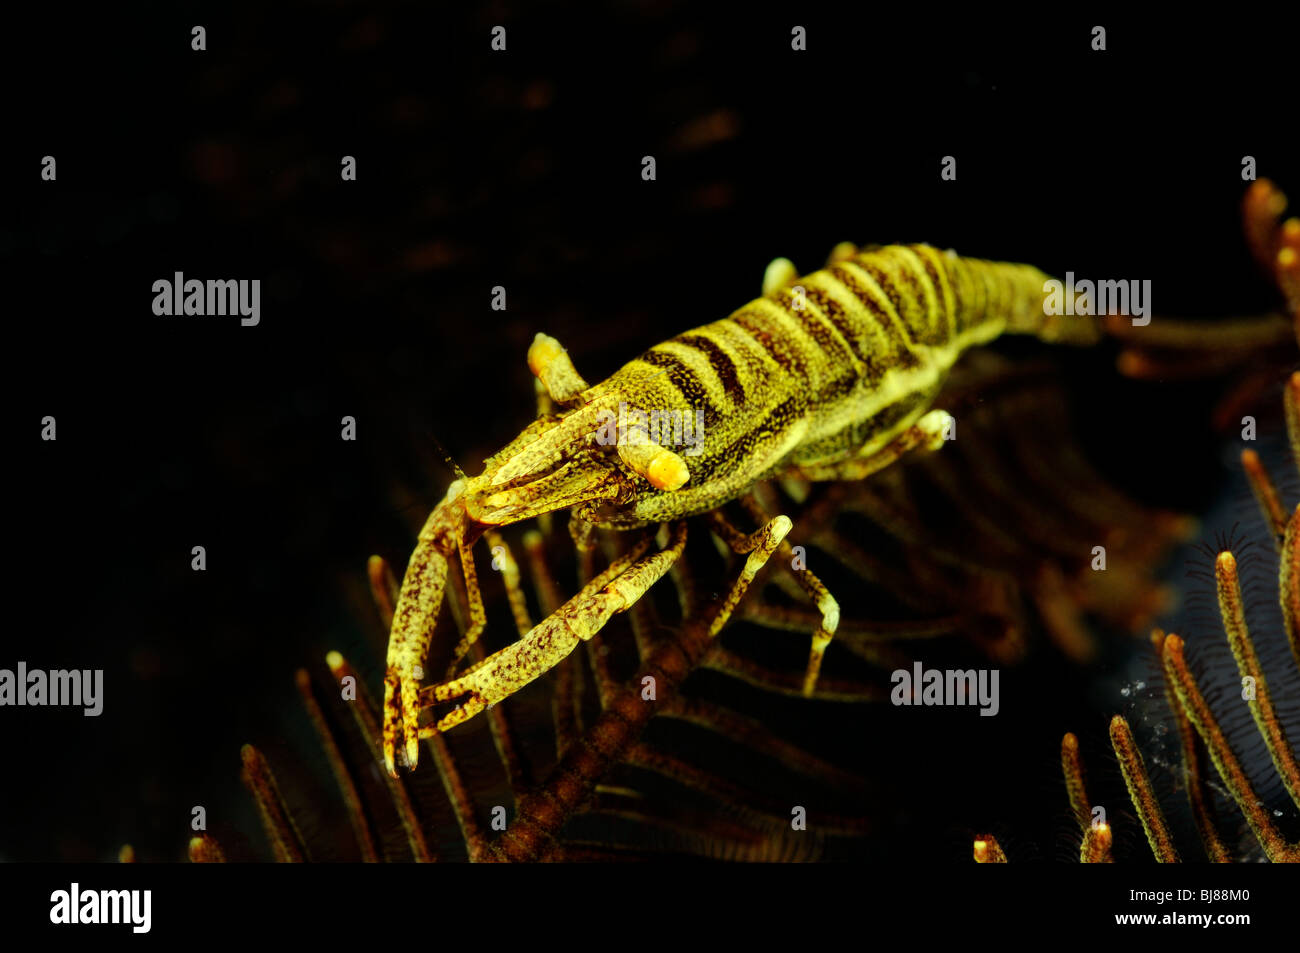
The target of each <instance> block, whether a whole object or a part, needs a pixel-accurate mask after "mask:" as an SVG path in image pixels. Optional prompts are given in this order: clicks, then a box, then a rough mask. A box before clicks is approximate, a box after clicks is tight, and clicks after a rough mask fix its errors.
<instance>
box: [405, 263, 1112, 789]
mask: <svg viewBox="0 0 1300 953" xmlns="http://www.w3.org/2000/svg"><path fill="white" fill-rule="evenodd" d="M1046 281H1048V276H1047V275H1045V274H1044V273H1043V272H1041V271H1039V270H1038V269H1036V268H1033V267H1030V266H1028V265H1018V264H1006V263H1000V262H989V261H982V260H978V259H971V258H961V257H958V256H957V255H956V254H955V253H953V252H951V251H949V252H944V251H940V250H938V249H935V248H931V247H929V246H927V245H906V246H902V245H896V246H886V247H883V248H874V249H871V250H867V251H862V252H858V251H857V250H856V249H854V248H852V246H843V245H841V246H837V247H836V249H835V251H834V252H832V255H831V261H830V263H829V264H828V265H827V267H826V268H824V269H822V270H821V271H817V272H814V273H812V274H809V275H805V276H803V277H798V276H796V274H795V272H794V268H793V266H791V265H790V263H789V262H788V261H786V260H785V259H777V261H775V262H773V263H772V265H771V266H769V268H768V271H767V274H766V276H765V279H764V287H763V291H764V294H763V297H761V298H758V299H757V300H755V301H752V302H750V303H749V304H747V305H745V306H744V307H743V308H741V309H740V310H738V311H736V312H735V313H734V314H732V315H731V316H730V317H729V318H726V319H724V320H721V321H715V322H713V323H712V324H707V325H704V326H703V327H699V328H696V329H694V330H692V331H688V332H686V333H684V334H680V335H678V336H677V337H675V338H672V339H671V340H668V341H665V342H663V343H662V344H657V345H655V346H654V347H652V348H650V350H648V351H646V352H645V353H644V354H642V355H641V356H640V357H638V358H636V359H635V360H633V361H631V362H630V363H628V364H626V365H624V366H623V367H622V368H620V369H619V370H618V371H616V372H615V373H614V374H613V375H612V376H611V377H609V378H608V379H607V380H605V381H604V382H602V383H599V384H596V385H595V386H588V384H587V383H586V382H585V381H584V380H583V379H582V377H581V376H580V375H579V374H578V372H577V370H576V369H575V368H574V366H573V364H572V362H571V361H570V360H569V358H568V355H567V354H566V353H565V351H564V349H563V348H562V347H561V346H560V344H559V343H558V342H557V341H556V340H555V339H554V338H550V337H547V336H546V335H544V334H538V335H537V337H536V339H535V340H534V342H533V344H532V347H531V348H530V349H529V352H528V364H529V367H530V368H531V369H532V371H533V373H534V374H535V375H536V376H537V377H538V378H539V380H540V381H541V382H542V384H543V385H544V387H545V389H546V391H547V393H548V394H549V396H550V398H551V400H552V401H554V403H555V405H556V406H557V408H558V412H557V413H545V414H543V415H542V416H540V417H539V418H538V419H537V420H535V421H534V422H533V423H532V424H530V425H529V426H528V427H527V428H526V429H525V430H524V431H523V433H521V434H520V435H519V436H518V437H517V438H516V439H515V440H514V441H513V442H511V443H510V444H509V445H508V446H507V447H506V448H505V449H504V450H502V451H501V452H500V453H498V454H496V455H495V456H493V457H491V458H489V459H488V460H487V461H486V463H485V465H484V469H483V472H482V473H481V474H479V475H478V476H475V477H467V478H463V479H459V480H456V481H455V482H454V483H453V484H452V486H451V487H450V489H449V490H448V492H447V495H446V497H445V498H444V499H443V500H442V502H441V503H439V504H438V505H437V507H436V508H435V509H434V511H433V513H432V514H431V515H430V516H429V519H428V521H427V522H426V523H425V525H424V528H423V529H422V530H421V532H420V535H419V540H418V543H417V546H416V549H415V552H414V553H413V555H412V556H411V559H410V563H409V565H408V566H407V569H406V574H405V577H404V579H403V580H402V587H401V592H400V595H399V597H398V601H397V606H396V611H395V613H394V617H393V628H392V633H391V635H390V638H389V644H388V659H387V666H388V667H387V674H386V677H385V679H384V727H383V747H384V759H385V763H386V766H387V768H388V770H389V772H390V773H393V774H396V754H397V751H398V750H404V753H405V760H406V763H407V764H408V765H409V766H412V767H413V766H414V765H415V764H416V762H417V759H418V754H419V745H418V742H419V739H420V738H421V737H428V736H430V735H432V734H435V733H437V732H441V731H445V730H447V729H448V728H450V727H452V726H453V725H456V724H459V723H460V722H462V721H465V720H466V719H468V718H470V717H472V716H473V715H475V714H477V713H478V712H480V711H482V710H483V709H484V708H485V707H487V706H488V705H492V704H495V703H496V702H499V701H501V700H502V699H504V698H506V697H508V696H509V695H511V694H512V693H514V692H515V691H517V690H518V689H519V688H521V687H523V686H524V685H526V684H528V683H529V682H530V681H532V680H533V679H535V678H537V677H539V676H540V675H542V674H543V673H545V672H546V671H548V670H549V669H551V668H552V667H554V666H555V665H556V664H558V663H559V662H560V661H561V660H563V659H564V657H565V656H566V655H568V654H569V653H570V652H571V651H572V650H573V649H574V648H575V647H576V646H577V645H578V644H579V643H580V642H581V641H583V640H585V639H590V638H591V637H592V636H594V635H595V634H596V633H597V632H599V631H600V629H601V627H602V626H603V625H604V624H605V622H606V621H607V620H608V619H609V618H610V617H611V616H612V615H613V614H615V613H617V612H622V611H624V610H626V609H627V608H629V607H630V606H631V605H632V604H633V603H635V602H636V601H637V599H639V598H640V597H641V596H642V595H643V594H644V593H645V592H646V590H647V589H649V588H650V586H652V585H653V584H654V583H655V582H656V581H657V580H658V579H659V578H660V577H662V576H663V575H664V574H665V573H666V572H667V571H668V569H669V568H670V567H671V566H672V564H673V563H674V562H675V561H676V560H677V558H678V557H679V556H680V554H681V552H682V549H683V547H684V545H685V540H686V526H685V523H684V522H682V521H683V520H684V518H685V517H688V516H692V515H695V514H700V513H705V512H707V511H710V510H714V509H716V508H717V507H720V506H721V505H723V504H725V503H727V502H728V501H730V500H733V499H736V498H738V497H740V496H742V495H744V494H745V493H746V492H747V491H748V490H749V488H750V487H752V486H753V485H754V484H755V483H757V482H759V481H761V480H767V479H771V478H775V477H802V478H804V479H809V480H835V479H860V478H862V477H865V476H867V475H869V474H870V473H873V472H875V471H876V470H879V469H880V468H881V467H883V466H886V465H888V464H889V463H890V462H892V461H893V460H896V459H897V458H898V457H899V456H900V455H902V454H903V453H905V452H907V451H908V450H910V449H913V448H918V447H921V448H928V449H937V448H938V446H940V445H941V444H942V442H943V439H944V432H945V430H946V429H947V427H948V426H949V422H950V418H949V417H948V415H947V414H946V413H945V412H943V411H938V410H931V409H930V405H931V402H932V401H933V399H934V397H935V396H936V394H937V393H938V391H939V388H940V386H941V385H942V384H943V380H944V377H945V375H946V373H947V371H948V369H949V368H950V367H951V366H952V365H953V363H954V362H955V361H956V360H957V359H958V358H959V357H960V355H961V354H962V352H963V351H965V350H966V349H967V348H970V347H973V346H975V345H979V344H983V343H986V342H988V341H991V340H992V339H994V338H996V337H997V336H998V335H1000V334H1002V333H1023V334H1032V335H1036V336H1037V337H1040V338H1042V339H1044V340H1047V341H1061V342H1066V343H1074V344H1088V343H1092V342H1093V341H1094V340H1096V338H1097V336H1098V330H1097V325H1096V323H1095V322H1094V321H1093V320H1091V319H1089V318H1086V317H1079V316H1059V315H1049V314H1047V313H1045V310H1044V299H1045V294H1044V283H1045V282H1046ZM620 410H621V411H622V414H623V417H622V419H623V420H628V419H632V420H635V419H637V418H636V415H635V412H637V411H639V412H642V413H644V414H645V415H647V417H649V416H650V415H652V414H653V415H657V418H658V419H659V420H665V419H671V420H679V419H681V420H685V421H688V422H690V423H692V424H693V423H695V422H698V423H699V426H698V428H697V429H696V430H695V431H694V432H693V433H692V434H691V437H692V441H691V445H690V446H689V447H682V446H680V445H678V446H673V445H672V443H673V441H666V440H664V439H663V435H662V434H661V435H660V436H659V439H658V440H657V441H646V440H637V439H635V434H632V435H631V437H632V438H630V439H629V435H628V434H627V433H624V434H621V435H619V436H621V437H623V439H609V437H610V429H611V421H616V420H618V419H619V415H620ZM555 510H569V511H571V516H572V518H573V519H575V520H579V521H585V522H587V523H591V524H598V525H606V526H610V527H614V528H620V529H630V528H635V527H643V526H648V525H654V524H669V527H668V528H669V531H668V532H667V534H666V535H662V534H661V538H663V539H666V543H664V544H662V546H661V547H660V548H655V547H654V546H653V545H652V544H653V541H654V537H652V536H647V538H646V539H645V540H643V541H642V543H640V544H639V545H637V546H635V547H633V548H632V550H630V551H629V552H628V553H627V554H626V555H625V556H623V557H620V558H619V559H617V560H615V561H614V562H613V563H612V564H611V565H610V566H609V567H608V568H607V569H606V570H604V571H603V572H602V573H600V574H599V575H598V576H596V577H595V578H593V579H592V580H591V581H590V582H589V583H588V584H587V585H586V586H584V587H583V589H582V590H581V591H580V592H578V594H577V595H575V596H574V597H573V598H572V599H570V600H569V601H568V602H567V603H565V604H564V605H563V606H562V607H561V608H559V609H558V610H556V611H555V612H554V613H553V614H552V615H551V616H549V617H548V618H546V619H544V620H543V621H542V622H540V623H539V624H537V625H536V626H534V627H533V628H532V630H531V631H529V632H528V633H527V634H526V635H525V636H524V637H523V638H521V639H520V640H519V641H518V642H516V643H514V644H512V645H510V646H507V647H506V648H504V649H502V650H501V651H499V652H496V653H495V654H493V655H491V656H489V657H488V658H486V659H484V660H483V661H481V662H479V663H477V664H476V665H474V666H472V667H470V668H469V669H467V670H465V671H464V672H462V673H460V674H459V675H455V677H452V678H450V679H449V680H447V681H444V682H442V683H439V684H435V685H432V686H431V687H429V688H425V689H423V690H421V688H420V682H421V680H422V678H423V665H424V662H425V658H426V655H427V653H428V649H429V643H430V638H431V635H432V630H433V626H434V622H435V620H436V619H437V617H438V612H439V609H440V607H441V604H442V598H443V590H444V588H445V585H446V582H447V574H448V571H449V567H450V565H451V561H452V559H453V558H454V554H459V557H460V561H461V564H462V566H463V567H465V568H464V570H463V571H464V572H465V576H466V583H467V590H468V592H469V596H470V599H471V603H472V607H471V608H472V610H473V611H471V624H470V627H469V631H468V632H467V633H466V636H465V638H464V639H462V641H461V644H460V646H459V647H458V648H457V653H456V655H457V659H459V658H460V657H461V656H463V655H464V653H465V651H466V650H467V649H468V647H469V645H470V644H471V643H472V642H473V641H474V639H476V638H477V636H478V633H479V631H481V629H482V626H483V622H482V619H483V613H482V603H481V598H480V597H479V594H478V588H477V584H476V581H475V579H474V577H473V571H472V565H473V564H472V561H471V559H470V554H469V550H470V546H471V545H472V544H473V542H474V541H475V540H476V539H477V538H478V537H479V536H481V535H482V534H483V533H484V532H486V531H489V530H491V529H493V528H494V527H498V526H502V525H505V524H509V523H515V522H519V521H520V520H525V519H529V518H531V517H535V516H538V515H540V514H543V513H547V512H551V511H555ZM790 530H791V522H790V520H789V519H788V518H786V517H784V516H776V517H774V518H771V519H770V520H769V521H768V522H767V523H766V525H764V526H763V527H762V528H761V529H760V530H759V531H758V532H757V533H754V534H752V536H748V537H746V536H743V534H731V535H730V536H728V538H727V539H726V540H725V541H726V542H727V543H728V544H729V545H731V547H732V548H733V549H735V550H736V551H737V552H740V553H748V554H749V558H748V559H747V560H746V564H745V568H744V570H743V571H742V573H741V576H740V578H739V579H738V580H737V581H736V582H735V584H734V585H733V588H732V589H731V591H730V592H729V593H728V594H727V596H726V597H725V599H724V602H723V605H722V608H721V611H720V612H719V613H718V614H717V616H716V617H715V621H714V622H713V624H712V626H711V631H712V632H713V633H714V634H716V632H717V631H718V630H719V629H720V628H721V627H722V624H723V623H724V622H725V621H726V618H727V616H728V615H729V614H730V612H731V610H732V609H734V608H735V605H736V603H737V602H738V601H739V598H740V596H741V594H742V593H743V592H744V590H745V588H746V587H747V586H748V584H749V581H750V580H751V579H752V578H753V576H754V574H755V573H756V572H757V571H758V569H760V568H761V567H762V563H763V561H764V560H766V559H767V557H768V556H769V555H770V554H771V553H772V552H773V551H774V550H775V548H776V547H777V546H778V545H779V544H780V543H781V541H782V539H783V538H784V537H785V535H786V534H787V533H788V532H789V531H790ZM805 589H806V591H807V592H808V593H809V594H810V595H811V596H812V597H813V598H814V599H815V601H816V602H817V607H818V610H819V611H820V612H821V614H822V624H821V627H820V628H819V630H818V631H817V633H815V634H814V636H813V640H812V643H813V644H812V650H811V651H810V655H809V663H808V670H807V672H806V675H805V679H804V691H805V693H806V694H811V693H812V690H813V687H814V685H815V683H816V679H817V674H818V670H819V669H820V664H821V657H822V653H823V652H824V650H825V646H826V644H827V643H828V642H829V641H830V639H831V637H832V636H833V634H834V630H835V626H836V624H837V622H838V613H839V610H838V606H837V605H836V603H835V601H834V599H833V598H832V597H831V596H830V594H829V593H827V592H825V590H824V587H821V586H820V583H815V582H810V583H809V584H808V585H806V586H805ZM457 700H459V701H460V702H461V703H460V705H459V706H458V707H457V708H455V709H454V710H453V711H451V712H450V713H449V714H447V715H445V716H443V717H442V718H440V719H436V720H434V721H432V722H430V723H429V724H426V725H424V726H420V725H419V723H418V718H419V713H420V711H421V709H422V708H427V707H431V706H432V705H434V704H435V703H439V702H449V701H457Z"/></svg>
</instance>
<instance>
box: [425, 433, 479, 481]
mask: <svg viewBox="0 0 1300 953" xmlns="http://www.w3.org/2000/svg"><path fill="white" fill-rule="evenodd" d="M425 435H426V436H427V437H428V438H429V440H430V441H432V443H433V446H434V449H435V450H437V451H438V455H439V456H441V457H442V462H443V463H445V464H447V466H449V467H451V472H452V473H454V474H456V479H458V480H467V479H469V477H467V476H466V475H465V471H464V470H462V469H461V468H460V464H458V463H457V462H456V461H455V460H454V459H453V458H452V455H451V454H450V453H448V452H447V449H446V448H445V447H444V446H443V445H442V444H441V443H440V442H439V441H438V438H437V437H435V436H434V435H433V431H431V430H426V431H425Z"/></svg>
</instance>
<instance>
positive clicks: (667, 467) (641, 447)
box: [618, 443, 691, 490]
mask: <svg viewBox="0 0 1300 953" xmlns="http://www.w3.org/2000/svg"><path fill="white" fill-rule="evenodd" d="M618 455H619V457H620V458H622V460H623V462H624V463H626V464H627V465H628V466H629V467H631V468H632V470H633V471H635V472H636V473H638V474H640V475H641V476H643V477H645V478H646V479H647V480H649V481H650V485H651V486H653V487H654V488H655V489H656V490H677V489H680V488H681V487H682V486H683V485H684V484H685V483H686V481H687V480H689V479H690V478H691V472H690V471H689V470H688V469H687V468H686V461H685V460H683V459H682V458H681V457H679V456H678V455H677V454H675V453H673V452H672V451H671V450H668V449H666V448H664V447H661V446H659V445H658V444H657V443H632V444H629V443H620V444H619V445H618Z"/></svg>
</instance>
